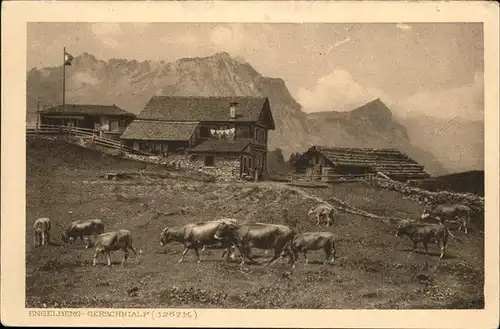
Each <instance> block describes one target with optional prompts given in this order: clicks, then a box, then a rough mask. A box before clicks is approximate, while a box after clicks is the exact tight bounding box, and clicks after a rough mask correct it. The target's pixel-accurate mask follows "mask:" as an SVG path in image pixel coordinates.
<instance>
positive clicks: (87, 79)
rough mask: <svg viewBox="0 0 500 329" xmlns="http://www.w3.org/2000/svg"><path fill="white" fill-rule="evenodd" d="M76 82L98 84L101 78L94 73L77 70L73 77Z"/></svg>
mask: <svg viewBox="0 0 500 329" xmlns="http://www.w3.org/2000/svg"><path fill="white" fill-rule="evenodd" d="M73 80H74V82H75V83H77V84H84V85H94V86H95V85H98V84H99V83H100V81H99V79H98V78H97V77H96V76H94V75H92V74H91V73H87V72H77V73H76V74H75V75H74V78H73Z"/></svg>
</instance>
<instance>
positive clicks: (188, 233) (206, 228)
mask: <svg viewBox="0 0 500 329" xmlns="http://www.w3.org/2000/svg"><path fill="white" fill-rule="evenodd" d="M221 222H224V223H237V221H236V220H235V219H231V218H223V219H218V220H213V221H208V222H200V223H190V224H187V225H184V226H181V227H172V228H169V227H165V228H164V229H163V230H162V232H161V234H160V245H162V246H165V245H167V244H168V243H169V242H172V241H175V242H179V243H181V244H182V245H183V246H184V251H183V252H182V256H181V259H179V261H178V262H179V263H181V262H182V261H183V260H184V256H185V255H186V253H187V252H188V251H189V249H193V250H194V252H195V253H196V258H197V262H198V263H199V262H201V260H200V254H199V252H198V249H199V248H201V247H203V249H205V246H207V245H214V244H221V246H222V248H224V251H223V253H222V257H223V258H224V256H225V255H226V254H227V252H228V249H229V248H231V250H232V252H231V258H233V259H234V246H233V244H232V243H230V242H228V241H225V240H223V241H221V240H218V239H216V238H215V237H214V234H215V232H216V231H217V228H218V226H219V223H221ZM203 249H202V250H203ZM226 260H227V259H226Z"/></svg>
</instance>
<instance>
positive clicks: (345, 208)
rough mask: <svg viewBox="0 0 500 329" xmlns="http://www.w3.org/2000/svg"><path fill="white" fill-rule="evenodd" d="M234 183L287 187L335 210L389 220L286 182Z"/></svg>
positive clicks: (246, 185) (274, 187)
mask: <svg viewBox="0 0 500 329" xmlns="http://www.w3.org/2000/svg"><path fill="white" fill-rule="evenodd" d="M236 185H242V186H245V187H248V186H258V187H261V188H262V187H264V188H269V189H288V190H292V191H295V192H296V193H297V194H299V195H300V196H302V197H303V198H304V199H312V200H315V201H317V202H318V203H324V204H326V205H328V206H330V207H332V208H334V209H335V210H337V211H343V212H346V213H349V214H354V215H360V216H363V217H366V218H371V219H379V220H381V221H383V222H384V223H386V224H389V223H390V222H391V221H390V220H389V219H388V218H386V217H383V216H378V215H375V214H372V213H370V212H367V211H364V210H362V209H359V208H356V207H353V206H351V205H349V204H348V203H347V202H345V201H343V200H341V199H339V198H336V197H333V196H331V197H330V198H329V199H330V200H332V201H334V202H335V205H333V204H331V203H329V202H327V201H325V200H324V199H322V198H320V197H317V196H314V195H311V194H309V193H307V192H306V191H304V190H303V189H301V188H300V187H295V186H290V185H288V184H287V183H281V182H244V183H237V184H236Z"/></svg>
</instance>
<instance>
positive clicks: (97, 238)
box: [88, 230, 137, 266]
mask: <svg viewBox="0 0 500 329" xmlns="http://www.w3.org/2000/svg"><path fill="white" fill-rule="evenodd" d="M88 246H89V247H95V253H94V262H93V265H94V266H96V265H97V257H98V256H99V255H100V254H106V258H107V260H108V266H111V252H112V251H117V250H122V251H123V252H124V253H125V254H124V255H123V260H122V263H121V264H122V265H124V264H125V261H126V260H127V258H128V250H129V249H130V250H132V251H133V252H134V255H137V253H136V252H135V249H134V247H133V246H132V234H131V233H130V231H128V230H118V231H116V232H106V233H103V234H99V235H97V234H94V235H92V236H91V237H90V239H89V243H88Z"/></svg>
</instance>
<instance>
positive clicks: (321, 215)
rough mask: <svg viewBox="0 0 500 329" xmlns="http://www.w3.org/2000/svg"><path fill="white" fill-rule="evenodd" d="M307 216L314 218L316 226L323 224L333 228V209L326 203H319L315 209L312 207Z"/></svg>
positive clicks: (334, 213) (334, 212)
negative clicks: (313, 216)
mask: <svg viewBox="0 0 500 329" xmlns="http://www.w3.org/2000/svg"><path fill="white" fill-rule="evenodd" d="M307 215H308V216H311V215H315V216H316V226H320V225H321V224H322V223H325V226H333V224H334V223H335V215H336V211H335V208H333V207H332V206H330V205H329V204H327V203H321V204H319V205H317V206H315V207H312V208H311V209H310V210H309V212H308V213H307Z"/></svg>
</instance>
